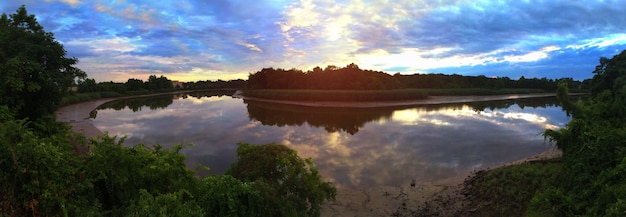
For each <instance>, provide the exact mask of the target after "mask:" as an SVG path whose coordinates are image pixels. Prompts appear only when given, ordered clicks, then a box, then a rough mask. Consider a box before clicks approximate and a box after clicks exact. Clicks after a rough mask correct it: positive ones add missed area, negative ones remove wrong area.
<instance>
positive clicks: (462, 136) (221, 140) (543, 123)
mask: <svg viewBox="0 0 626 217" xmlns="http://www.w3.org/2000/svg"><path fill="white" fill-rule="evenodd" d="M94 115H95V117H94V118H95V119H94V120H93V123H94V125H95V126H96V127H98V128H99V129H100V130H102V131H108V132H109V134H110V135H127V136H128V138H127V139H126V142H125V143H126V144H127V145H133V144H137V143H146V144H157V143H158V144H161V145H163V146H166V147H171V146H172V145H174V144H178V143H193V144H195V146H194V147H189V148H186V149H184V150H183V153H185V154H186V155H187V161H188V165H189V166H191V167H193V165H195V164H203V165H206V166H208V167H210V168H211V170H210V172H209V173H213V174H220V173H223V172H224V171H226V169H227V168H228V167H229V166H230V164H231V163H233V162H234V161H235V160H236V154H235V150H236V148H237V143H238V142H247V143H254V144H265V143H281V144H285V145H288V146H289V147H291V148H293V149H295V150H297V151H298V153H299V155H300V156H302V157H311V158H312V159H313V161H314V162H315V164H316V165H317V167H318V169H319V171H320V173H321V174H322V176H323V177H324V179H325V180H327V181H333V182H334V183H335V185H337V186H343V187H352V188H367V187H371V186H381V185H388V186H396V185H400V184H404V183H408V181H407V180H411V179H413V178H415V179H417V181H418V182H426V181H434V180H438V179H442V178H448V177H451V176H455V175H458V174H462V173H466V172H468V171H471V170H475V169H480V168H486V167H493V166H497V165H501V164H504V163H507V162H511V161H515V160H519V159H522V158H525V157H528V156H531V155H534V154H538V153H541V152H543V151H545V150H547V149H549V148H550V145H549V144H547V143H546V142H544V139H543V136H542V135H541V133H542V131H543V130H544V129H546V128H559V127H563V126H564V125H565V123H567V122H568V120H569V119H568V118H567V116H566V115H565V113H564V112H563V111H561V108H560V107H559V106H556V105H555V99H554V98H539V99H532V100H530V99H529V100H508V101H494V102H482V103H465V104H450V105H437V106H413V107H400V108H382V109H381V108H379V109H330V108H307V107H299V106H288V105H280V104H270V103H259V102H251V101H246V100H243V99H234V98H231V97H230V96H224V95H222V96H215V94H214V93H193V94H182V95H174V96H172V95H168V96H158V97H150V98H138V99H130V100H121V101H115V102H111V103H107V104H105V105H102V106H101V107H100V108H99V109H98V110H97V114H95V113H94Z"/></svg>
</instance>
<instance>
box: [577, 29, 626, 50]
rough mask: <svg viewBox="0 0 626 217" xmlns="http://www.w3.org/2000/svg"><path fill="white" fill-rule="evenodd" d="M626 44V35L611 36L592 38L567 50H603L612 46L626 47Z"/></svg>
mask: <svg viewBox="0 0 626 217" xmlns="http://www.w3.org/2000/svg"><path fill="white" fill-rule="evenodd" d="M624 44H626V34H623V33H619V34H611V35H609V36H606V37H599V38H592V39H585V40H582V41H581V43H580V44H573V45H568V46H567V47H565V48H571V49H575V50H580V49H589V48H603V47H608V46H612V45H624Z"/></svg>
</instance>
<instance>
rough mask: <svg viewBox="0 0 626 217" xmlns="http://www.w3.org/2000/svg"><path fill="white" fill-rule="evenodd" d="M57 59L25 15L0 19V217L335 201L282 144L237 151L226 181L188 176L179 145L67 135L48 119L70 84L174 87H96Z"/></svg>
mask: <svg viewBox="0 0 626 217" xmlns="http://www.w3.org/2000/svg"><path fill="white" fill-rule="evenodd" d="M65 54H66V52H65V50H64V48H63V46H62V45H61V44H60V43H58V42H57V41H55V40H54V37H53V34H52V33H49V32H45V31H44V30H43V27H42V26H41V25H39V24H38V23H37V20H36V19H35V16H34V15H29V14H28V13H27V11H26V8H25V6H22V7H20V8H19V9H18V10H17V12H16V13H15V14H11V15H9V16H7V15H6V14H2V16H1V17H0V216H7V217H9V216H10V217H12V216H133V217H135V216H136V217H139V216H181V217H182V216H196V217H200V216H319V212H320V209H321V205H322V204H323V202H324V201H328V200H332V199H334V198H335V195H336V189H335V188H334V187H333V186H332V183H330V182H324V181H323V180H322V177H321V176H320V175H319V173H318V171H317V169H316V167H315V165H313V162H312V161H311V160H310V159H302V158H300V157H299V156H298V155H297V153H296V152H295V151H294V150H292V149H290V148H288V147H287V146H284V145H280V144H266V145H252V144H247V143H241V144H239V146H238V148H237V156H238V161H237V162H236V163H235V164H233V165H232V166H231V167H230V169H229V170H228V172H227V173H226V174H224V175H214V176H205V177H196V175H195V171H196V170H191V169H189V168H187V165H186V164H185V155H184V154H182V153H180V151H181V150H182V149H183V148H184V147H185V146H186V145H184V144H181V145H178V146H176V147H174V148H173V149H172V150H165V149H163V148H162V147H161V146H159V145H155V146H147V145H144V144H137V145H135V146H132V147H128V146H124V145H123V141H124V138H116V137H110V136H108V135H106V134H105V135H104V136H101V137H97V138H90V139H87V138H85V137H84V136H83V135H82V134H77V133H74V132H72V131H71V130H70V127H69V126H68V125H67V124H65V123H59V122H56V121H55V119H56V118H55V116H54V111H55V110H56V109H57V107H58V105H59V104H60V103H61V101H62V98H63V96H65V95H67V94H69V88H70V87H71V86H72V84H74V81H75V80H81V83H80V84H81V85H82V87H80V88H81V90H82V91H87V92H88V91H121V92H123V91H134V90H140V89H147V90H163V89H166V90H167V89H172V88H174V87H173V85H172V83H171V81H170V80H169V79H167V78H166V77H164V76H160V77H157V76H150V78H149V79H148V81H147V82H143V81H141V80H138V79H129V80H128V82H126V83H114V82H103V83H97V84H96V82H95V80H93V79H86V74H85V73H84V72H83V71H81V70H80V69H78V68H76V67H75V64H76V63H77V61H78V60H77V59H75V58H68V57H65ZM170 102H171V98H169V99H168V98H163V100H162V102H161V103H170ZM142 104H144V103H143V102H137V104H134V105H133V108H135V107H138V106H141V105H142ZM154 106H155V107H158V106H160V105H158V104H154ZM200 169H202V168H200Z"/></svg>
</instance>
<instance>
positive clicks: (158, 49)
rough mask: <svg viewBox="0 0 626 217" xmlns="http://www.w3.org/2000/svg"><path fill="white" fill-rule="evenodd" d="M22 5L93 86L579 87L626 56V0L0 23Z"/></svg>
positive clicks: (98, 10)
mask: <svg viewBox="0 0 626 217" xmlns="http://www.w3.org/2000/svg"><path fill="white" fill-rule="evenodd" d="M21 5H25V6H26V9H27V11H28V12H29V13H30V14H34V15H35V16H36V18H37V20H38V22H39V23H40V24H41V25H42V26H44V29H45V30H46V31H48V32H52V33H54V36H55V38H56V40H57V41H59V42H61V43H62V44H63V45H64V47H65V49H66V50H67V56H68V57H76V58H78V60H79V63H78V65H77V66H78V67H79V68H80V69H82V70H83V71H85V72H87V75H88V76H89V77H90V78H94V79H96V81H98V82H102V81H118V82H125V81H126V80H128V78H137V79H142V80H147V78H148V76H149V75H151V74H154V75H164V76H166V77H168V78H169V79H172V80H179V81H198V80H217V79H222V80H231V79H247V77H248V75H249V74H250V73H254V72H256V71H259V70H261V69H262V68H267V67H274V68H284V69H291V68H296V69H302V70H305V71H306V70H311V69H312V68H313V67H315V66H321V67H322V68H324V67H325V66H327V65H336V66H340V67H343V66H346V65H348V64H350V63H355V64H357V65H358V66H359V67H360V68H362V69H372V70H379V71H384V72H387V73H390V74H395V73H401V74H416V73H444V74H461V75H470V76H476V75H485V76H487V77H495V76H497V77H502V76H507V77H510V78H513V79H518V78H519V77H521V76H524V77H526V78H531V77H538V78H541V77H547V78H563V77H571V78H574V79H577V80H582V79H586V78H591V77H592V76H593V73H592V71H593V70H594V68H595V66H596V65H598V63H599V61H598V60H599V58H600V57H609V58H610V57H613V56H614V55H616V54H619V53H620V52H621V51H622V50H624V49H626V28H625V27H626V13H624V12H623V8H626V0H599V1H586V0H585V1H583V0H562V1H560V0H544V1H532V0H502V1H477V0H397V1H392V0H371V1H369V0H358V1H343V0H319V1H313V0H197V1H194V0H158V1H156V0H136V1H132V0H17V1H15V0H11V1H7V0H2V1H0V13H6V14H13V13H15V11H16V10H17V9H18V8H19V7H20V6H21Z"/></svg>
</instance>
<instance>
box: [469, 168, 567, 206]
mask: <svg viewBox="0 0 626 217" xmlns="http://www.w3.org/2000/svg"><path fill="white" fill-rule="evenodd" d="M562 167H563V165H562V163H561V162H560V161H559V160H549V161H538V162H528V163H524V164H519V165H513V166H507V167H502V168H497V169H493V170H487V171H481V172H478V173H476V174H475V175H474V176H473V177H472V178H470V179H468V180H466V181H465V183H464V188H463V189H462V190H461V194H462V195H465V197H466V199H467V201H468V204H467V208H468V209H467V210H471V211H472V215H474V216H525V214H526V211H527V208H528V205H529V203H530V201H531V200H532V198H533V197H534V196H535V194H536V193H538V192H542V191H545V190H547V189H548V188H549V187H551V186H555V185H556V183H558V182H560V180H562V179H563V174H562Z"/></svg>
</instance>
